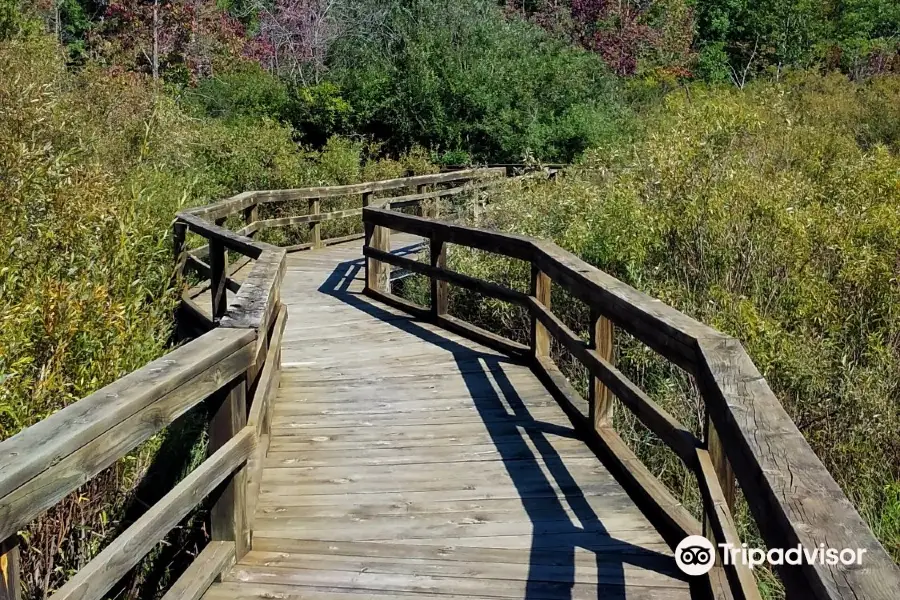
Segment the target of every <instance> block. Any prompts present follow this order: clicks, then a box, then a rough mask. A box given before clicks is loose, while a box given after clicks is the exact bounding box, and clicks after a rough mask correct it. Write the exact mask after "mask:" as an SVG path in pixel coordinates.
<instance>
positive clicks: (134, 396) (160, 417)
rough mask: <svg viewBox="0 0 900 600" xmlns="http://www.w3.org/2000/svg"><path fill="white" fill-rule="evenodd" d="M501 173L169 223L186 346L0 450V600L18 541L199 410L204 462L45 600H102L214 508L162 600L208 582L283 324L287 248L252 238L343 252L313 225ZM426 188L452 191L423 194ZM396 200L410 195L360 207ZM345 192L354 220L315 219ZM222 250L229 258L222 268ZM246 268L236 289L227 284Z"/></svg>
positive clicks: (242, 499)
mask: <svg viewBox="0 0 900 600" xmlns="http://www.w3.org/2000/svg"><path fill="white" fill-rule="evenodd" d="M504 172H505V171H504V170H503V169H466V170H461V171H455V172H450V173H441V174H437V175H426V176H419V177H406V178H401V179H393V180H386V181H377V182H371V183H364V184H358V185H351V186H332V187H325V188H307V189H299V190H279V191H261V192H247V193H243V194H239V195H237V196H234V197H232V198H228V199H226V200H223V201H221V202H217V203H215V204H211V205H208V206H204V207H200V208H197V209H193V210H188V211H184V212H181V213H179V214H178V215H177V218H176V220H175V222H174V224H173V240H174V256H175V274H176V276H177V279H178V280H179V281H181V280H182V276H183V275H185V274H186V273H187V272H188V271H193V272H196V273H197V274H199V275H200V277H201V278H204V279H205V280H206V283H204V284H201V285H199V286H195V287H194V288H191V289H188V290H185V291H184V293H183V296H182V302H181V305H180V307H179V311H178V315H177V322H178V323H177V324H178V328H179V332H180V337H181V338H182V339H191V340H192V341H189V342H188V343H186V344H184V345H183V346H181V347H179V348H177V349H175V350H173V351H171V352H170V353H168V354H166V355H165V356H163V357H162V358H160V359H157V360H155V361H153V362H151V363H149V364H148V365H146V366H144V367H143V368H141V369H138V370H137V371H134V372H132V373H129V374H128V375H126V376H125V377H123V378H121V379H119V380H117V381H115V382H113V383H112V384H110V385H108V386H106V387H104V388H103V389H101V390H98V391H97V392H95V393H93V394H91V395H90V396H88V397H86V398H83V399H81V400H79V401H77V402H75V403H74V404H71V405H70V406H67V407H66V408H64V409H62V410H60V411H58V412H57V413H55V414H53V415H52V416H50V417H48V418H47V419H44V420H43V421H41V422H39V423H37V424H35V425H33V426H31V427H29V428H27V429H25V430H23V431H21V432H20V433H18V434H17V435H15V436H13V437H11V438H9V439H7V440H4V441H2V442H0V600H6V599H15V598H18V597H19V594H20V587H21V586H20V583H19V568H20V565H19V550H18V538H17V532H18V531H19V530H21V529H22V528H24V527H25V526H26V525H28V524H29V523H30V522H32V521H33V520H34V519H36V518H38V517H40V515H41V514H42V513H44V512H45V511H46V510H47V509H49V508H50V507H52V506H54V505H55V504H56V503H58V502H59V501H60V500H62V499H63V498H64V497H66V496H67V495H68V494H71V493H72V492H74V491H76V490H77V489H78V488H79V487H81V486H82V485H83V484H85V483H86V482H88V481H89V480H90V479H91V478H93V477H94V476H96V475H97V474H98V473H100V472H101V471H102V470H104V469H106V468H108V467H110V466H111V465H113V464H114V463H115V462H116V461H117V460H120V459H121V458H123V457H125V456H126V455H127V454H128V453H129V452H131V451H132V450H134V449H135V448H136V447H137V446H138V445H140V444H141V443H143V442H145V441H147V440H148V439H149V438H150V437H151V436H153V435H155V434H157V433H158V432H160V431H161V430H163V429H164V428H165V427H167V426H168V425H170V424H171V423H172V422H173V421H175V419H177V418H178V417H179V416H181V415H183V414H185V413H187V412H188V411H190V410H191V409H194V408H197V407H198V406H200V405H205V406H206V408H207V411H208V415H209V444H208V456H207V458H206V460H205V461H204V462H203V463H202V464H201V465H199V466H198V467H197V468H196V469H194V470H193V471H192V472H191V473H190V474H189V475H188V476H187V477H186V478H185V479H184V480H183V481H181V482H180V483H178V484H177V485H176V486H175V487H174V488H173V489H172V490H171V491H170V492H169V493H168V494H166V495H165V496H164V497H163V498H162V499H161V500H160V501H159V502H158V503H157V504H156V505H154V506H153V507H151V508H150V509H149V510H148V511H147V512H146V513H145V514H144V515H143V516H142V517H140V518H139V519H138V520H137V521H135V522H134V523H133V524H131V525H130V526H129V527H128V528H127V529H125V530H124V531H123V532H122V533H121V534H120V535H119V536H118V537H117V538H116V539H115V540H113V541H112V542H111V543H110V545H109V546H108V547H107V548H105V549H104V550H103V551H102V552H100V554H98V555H97V556H96V557H95V558H94V559H93V560H91V561H90V562H89V563H88V564H87V565H85V566H84V567H83V568H82V569H81V570H79V571H78V572H77V573H76V574H75V575H74V576H73V577H72V578H71V579H70V580H69V581H68V582H67V583H66V584H65V585H64V586H63V587H62V588H60V589H59V590H57V591H56V592H55V593H54V594H53V595H52V596H51V598H52V599H53V600H64V599H68V598H78V599H89V600H90V599H99V598H102V597H104V595H105V594H106V593H107V592H108V591H109V590H110V589H111V588H112V587H113V586H114V585H115V584H116V582H118V581H119V579H121V578H122V576H124V575H125V574H126V573H127V572H128V571H129V570H130V569H132V568H133V567H134V566H135V565H136V564H137V563H138V562H139V561H140V560H141V559H142V558H143V557H144V556H145V555H146V554H147V553H148V552H149V551H150V550H151V549H152V548H153V547H154V546H155V545H156V544H158V543H159V542H160V541H161V540H163V539H164V538H165V536H166V535H167V534H168V532H169V531H170V530H171V529H172V528H173V527H174V526H175V525H177V524H178V522H179V521H181V519H183V518H184V517H185V516H186V515H187V514H188V513H189V512H190V511H191V510H193V509H194V508H196V507H197V506H198V505H199V504H200V503H201V502H202V501H203V500H204V498H206V497H207V496H214V497H215V501H214V503H213V506H212V509H211V517H210V524H211V527H210V532H211V538H212V542H211V543H210V544H209V545H208V546H207V548H206V549H205V550H204V551H203V552H202V553H201V554H200V555H199V556H198V557H197V558H196V559H195V561H194V563H193V564H192V565H191V566H190V567H189V569H188V570H187V571H186V572H185V573H184V575H183V576H182V578H180V579H179V580H178V581H177V582H176V583H175V584H174V585H173V586H172V588H171V589H170V590H169V592H168V593H167V594H166V595H165V597H164V600H176V599H182V600H186V599H197V598H200V596H201V595H202V594H203V593H204V592H205V591H206V589H207V588H208V587H209V585H210V584H211V583H212V581H213V579H214V578H215V577H216V576H217V575H218V574H219V573H221V572H222V571H223V570H224V569H226V568H227V567H228V566H229V565H230V564H232V563H233V562H235V561H236V560H239V559H240V558H241V557H242V556H243V554H244V553H245V552H247V550H248V548H249V543H250V539H249V535H250V525H251V523H250V519H251V518H252V515H253V514H254V506H255V502H256V495H257V494H258V489H259V478H260V475H261V468H262V457H263V456H264V455H265V451H266V448H267V446H268V432H269V424H270V414H269V413H270V411H269V406H270V404H271V402H272V398H273V397H274V394H275V391H276V390H277V388H278V382H279V377H280V364H281V336H282V333H283V331H284V326H285V322H286V319H287V310H286V308H285V307H284V306H283V305H281V302H280V287H281V282H282V279H283V278H284V271H285V255H286V252H288V251H292V250H299V249H301V247H294V248H279V247H276V246H272V245H270V244H266V243H263V242H260V241H257V240H255V239H253V238H254V236H255V234H256V233H257V232H258V231H260V230H262V229H265V228H267V227H279V226H283V225H287V224H292V223H294V222H304V223H309V224H310V226H311V227H312V228H314V235H313V238H314V242H313V243H312V244H310V245H308V246H307V247H313V246H317V245H323V244H328V243H335V242H340V241H345V239H346V238H345V239H337V240H322V239H321V238H320V236H319V233H318V227H319V225H320V224H321V223H322V222H323V221H326V220H330V219H336V218H344V217H348V216H352V215H354V214H355V215H359V214H361V213H362V206H363V205H368V204H371V205H378V206H381V205H387V203H388V202H393V203H394V204H395V206H398V205H399V206H409V205H416V204H419V203H421V202H422V201H423V200H429V199H437V198H441V197H445V196H449V195H453V194H458V193H460V192H462V191H466V190H469V189H471V188H472V187H481V186H486V185H489V183H488V182H491V183H493V182H496V181H497V178H498V176H500V175H502V174H503V173H504ZM440 185H450V186H452V187H450V188H445V189H433V190H428V189H426V186H440ZM404 188H413V189H415V190H416V192H415V193H414V194H407V195H404V196H399V197H398V196H393V197H380V198H374V197H373V195H374V194H377V193H381V192H393V191H395V190H402V189H404ZM354 194H358V195H360V196H361V199H362V201H361V206H360V207H359V208H358V209H352V210H344V211H340V212H339V213H322V212H320V211H319V205H318V202H319V199H321V198H332V197H339V196H347V195H354ZM301 199H305V200H308V201H309V208H310V212H309V214H308V215H304V216H300V217H292V218H290V219H288V220H283V219H267V220H260V219H259V212H258V207H259V205H260V204H266V203H274V202H288V201H293V200H301ZM232 215H240V216H241V217H242V219H243V221H244V227H243V228H242V229H240V230H239V231H231V230H229V229H227V228H226V227H225V223H226V220H227V219H228V217H229V216H232ZM291 219H297V220H296V221H292V220H291ZM188 232H191V233H194V234H197V235H199V236H202V237H203V238H205V240H206V242H207V243H206V245H205V246H203V247H201V248H198V249H194V250H188V249H187V247H186V237H187V234H188ZM354 237H362V234H361V233H360V234H359V235H356V236H354ZM229 252H230V253H232V254H236V255H237V256H238V257H239V258H238V260H237V261H235V263H234V264H231V265H229V264H228V254H229ZM249 263H252V265H251V266H250V269H249V272H248V273H247V275H246V276H245V277H243V278H242V281H240V282H238V281H236V280H234V279H232V275H233V274H234V273H235V272H236V271H237V270H239V269H241V268H242V267H244V266H246V265H248V264H249ZM206 290H209V292H210V297H211V306H210V307H209V309H208V310H204V309H203V308H201V307H200V306H198V305H197V304H196V302H195V298H196V297H197V295H198V294H199V292H202V291H206ZM228 294H233V297H232V298H229V297H228ZM248 405H249V407H248Z"/></svg>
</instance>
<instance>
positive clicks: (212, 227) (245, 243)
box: [177, 212, 270, 258]
mask: <svg viewBox="0 0 900 600" xmlns="http://www.w3.org/2000/svg"><path fill="white" fill-rule="evenodd" d="M177 218H178V220H179V221H181V222H182V223H184V224H186V225H187V226H188V228H189V229H190V230H191V231H192V232H194V233H196V234H198V235H202V236H203V237H205V238H206V239H208V240H209V241H210V242H212V241H213V240H216V241H217V242H219V243H221V244H222V245H223V246H225V247H226V248H228V249H229V250H234V251H235V252H238V253H239V254H243V255H244V256H249V257H250V258H259V255H260V254H262V253H263V251H264V250H266V249H267V248H269V247H270V246H269V245H268V244H263V243H261V242H254V241H253V240H252V239H250V238H248V237H246V236H243V235H239V234H237V233H235V232H233V231H230V230H228V229H225V228H224V227H222V226H220V225H216V224H214V223H211V222H209V221H207V220H206V219H205V218H203V217H199V216H196V215H193V214H190V213H186V212H181V213H178V216H177Z"/></svg>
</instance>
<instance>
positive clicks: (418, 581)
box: [197, 235, 689, 600]
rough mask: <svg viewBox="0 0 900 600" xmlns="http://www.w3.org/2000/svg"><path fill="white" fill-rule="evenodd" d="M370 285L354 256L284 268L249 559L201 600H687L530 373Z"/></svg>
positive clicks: (349, 247)
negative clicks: (280, 329)
mask: <svg viewBox="0 0 900 600" xmlns="http://www.w3.org/2000/svg"><path fill="white" fill-rule="evenodd" d="M419 241H421V238H415V237H414V236H408V235H395V236H394V237H393V239H392V245H393V247H394V249H395V251H396V250H398V249H401V248H409V247H411V246H413V245H414V244H415V243H417V242H419ZM426 258H427V256H426ZM250 266H251V265H248V267H246V268H245V269H244V271H245V270H246V269H249V268H250ZM243 275H244V272H243V271H242V272H238V273H236V274H235V279H236V280H238V281H240V279H241V277H242V276H243ZM364 276H365V274H364V269H363V259H362V252H361V242H359V241H357V242H350V243H347V244H340V245H335V246H331V247H327V248H324V249H318V250H314V251H309V252H300V253H293V254H290V255H289V256H288V263H287V270H286V275H285V279H284V282H283V284H282V288H281V300H282V302H283V303H284V304H286V305H287V308H288V312H289V314H290V319H289V320H288V323H287V327H286V330H285V332H284V336H283V340H282V374H281V387H280V389H279V390H278V393H277V396H276V398H275V401H274V404H273V407H272V420H271V431H270V432H269V444H268V452H267V455H266V457H265V459H264V462H263V467H262V473H261V478H260V482H259V497H258V500H257V502H256V505H255V515H254V517H253V536H252V550H251V552H250V553H249V554H247V555H246V556H244V557H243V558H242V559H241V560H240V561H239V562H238V563H237V564H236V565H235V566H234V567H233V568H232V569H231V570H230V571H228V572H226V573H225V575H224V577H223V581H222V582H220V583H216V584H214V585H213V586H212V587H211V588H210V589H209V591H208V592H207V593H206V595H205V598H206V599H207V600H225V599H233V598H248V599H249V598H281V599H284V600H291V599H297V600H299V599H304V600H306V599H321V600H345V599H353V600H358V599H361V598H374V599H376V600H379V599H383V598H396V597H399V598H441V599H442V600H453V599H457V598H598V597H602V598H616V599H621V600H625V599H639V600H657V599H666V600H668V599H672V600H678V599H680V598H688V597H689V589H688V584H687V582H686V581H685V580H684V576H682V575H680V574H679V573H678V571H677V569H676V567H675V564H674V560H673V558H672V556H671V551H670V550H669V548H668V546H667V545H666V544H665V543H664V542H663V540H662V538H661V537H660V535H659V533H657V532H656V530H655V529H654V527H653V526H652V525H651V524H650V523H649V521H648V520H647V519H646V517H645V516H644V515H643V514H642V513H641V512H640V510H638V508H637V507H636V506H635V505H634V504H633V503H632V501H631V500H630V499H629V497H628V495H627V494H626V493H625V492H624V490H623V489H622V488H621V486H620V485H619V484H618V483H617V482H616V481H615V479H614V478H613V477H612V476H611V475H610V474H609V473H608V472H607V471H606V469H605V468H604V467H603V466H602V464H601V463H600V462H599V461H598V460H597V458H596V457H595V456H594V455H593V453H592V452H591V451H590V449H589V448H588V447H587V445H586V444H585V443H584V442H583V441H582V440H581V439H579V437H578V435H576V433H575V431H574V430H573V429H572V426H571V424H570V422H569V421H568V419H567V418H566V416H565V414H564V413H563V412H562V410H561V409H560V408H559V406H558V404H557V403H556V402H555V401H554V400H553V398H552V397H551V396H550V394H549V393H548V392H547V390H546V389H545V388H544V386H543V385H542V384H541V383H540V382H539V381H538V379H537V378H536V377H535V375H534V374H533V373H532V372H531V370H530V369H529V368H528V367H527V366H525V365H522V364H518V363H517V362H515V361H514V360H512V359H510V358H508V357H506V356H503V355H500V354H498V353H496V352H494V351H492V350H490V349H488V348H486V347H484V346H481V345H479V344H478V343H476V342H473V341H471V340H468V339H466V338H464V337H462V336H459V335H456V334H453V333H450V332H448V331H446V330H444V329H440V328H438V327H436V326H434V325H431V324H428V323H424V322H421V321H418V320H416V319H414V318H412V317H410V316H409V315H407V314H406V313H402V312H401V311H398V310H396V309H395V308H391V307H388V306H386V305H384V304H381V303H379V302H377V301H375V300H372V299H370V298H368V297H366V296H363V295H362V294H361V291H362V285H363V279H364ZM197 302H198V304H200V305H201V306H205V305H206V304H208V302H207V301H206V299H205V298H204V297H201V298H199V299H198V300H197Z"/></svg>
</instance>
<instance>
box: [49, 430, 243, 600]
mask: <svg viewBox="0 0 900 600" xmlns="http://www.w3.org/2000/svg"><path fill="white" fill-rule="evenodd" d="M255 445H256V435H255V433H254V432H253V430H252V429H250V428H249V427H248V428H245V429H243V430H241V431H240V432H239V433H238V434H237V435H235V436H234V437H233V438H231V439H230V440H229V441H228V442H227V443H225V444H224V445H222V446H221V447H220V448H219V449H218V450H217V451H216V452H215V453H213V454H212V455H211V456H210V457H209V458H207V459H206V460H205V461H203V462H202V463H201V464H200V466H199V467H197V468H196V469H194V470H193V471H191V473H189V474H188V475H187V477H185V478H184V479H183V480H181V481H180V482H179V483H178V484H177V485H176V486H175V487H174V488H173V489H172V491H171V492H169V493H168V494H166V495H165V496H163V498H162V499H161V500H160V501H159V502H157V503H156V504H155V505H153V507H151V508H150V509H149V510H148V511H147V512H146V513H144V514H143V515H142V516H141V517H140V518H139V519H138V520H137V521H135V522H134V523H133V524H132V525H131V526H130V527H128V529H126V530H125V531H124V532H122V533H121V534H120V535H119V536H118V537H117V538H116V539H115V540H113V541H112V542H110V544H109V545H108V546H107V547H106V548H104V549H103V551H102V552H100V554H98V555H97V556H96V557H95V558H94V559H93V560H91V561H90V562H89V563H88V564H87V565H85V566H84V567H82V568H81V570H79V571H78V573H76V574H75V575H74V576H73V577H72V578H71V579H69V581H67V582H66V584H65V585H63V586H62V587H61V588H60V589H59V590H58V591H57V592H56V593H55V594H53V595H52V596H50V598H51V600H74V599H76V598H77V599H79V600H96V599H99V598H102V597H103V595H104V594H106V592H108V591H109V590H110V588H112V586H113V585H115V583H116V582H117V581H118V580H119V579H121V578H122V576H124V575H125V574H126V573H127V572H128V571H129V570H130V569H131V568H132V567H134V565H136V564H137V563H138V562H139V561H140V560H141V559H142V558H143V557H144V556H145V555H146V554H147V552H149V551H150V550H151V549H152V548H153V547H154V546H155V545H156V544H158V543H159V542H160V541H161V540H162V539H163V538H164V537H165V536H166V534H167V533H168V532H169V531H170V530H171V529H172V528H173V527H174V526H175V525H177V524H178V522H179V521H181V520H182V519H183V518H184V517H185V516H186V515H187V514H188V513H189V512H190V511H191V510H192V509H193V508H194V507H196V506H197V505H198V504H199V503H200V502H201V501H202V500H203V499H204V498H205V497H206V496H208V495H209V494H210V493H211V492H212V491H213V490H214V489H216V487H217V486H218V485H219V484H221V483H222V482H223V481H225V480H226V479H228V478H229V477H230V476H231V474H232V473H234V472H235V471H236V470H237V469H238V468H239V467H240V466H241V465H242V464H244V463H245V462H246V461H247V458H248V457H249V456H250V455H251V454H252V452H253V449H254V447H255Z"/></svg>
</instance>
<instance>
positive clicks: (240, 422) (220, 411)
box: [207, 374, 250, 560]
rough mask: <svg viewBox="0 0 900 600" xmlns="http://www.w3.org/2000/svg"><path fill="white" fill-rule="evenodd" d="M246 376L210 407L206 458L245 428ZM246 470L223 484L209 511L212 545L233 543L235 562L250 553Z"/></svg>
mask: <svg viewBox="0 0 900 600" xmlns="http://www.w3.org/2000/svg"><path fill="white" fill-rule="evenodd" d="M246 392H247V376H246V374H244V375H242V376H241V377H238V378H237V379H235V380H234V381H232V382H231V383H229V384H228V386H227V387H226V388H225V389H223V390H221V391H220V392H219V394H217V396H219V397H221V402H220V404H219V405H218V406H215V407H213V413H212V417H211V419H210V422H209V445H208V449H207V456H212V454H213V453H214V452H215V451H216V450H218V449H219V448H221V447H222V446H224V445H225V443H227V442H228V441H229V440H230V439H231V438H232V437H234V436H235V435H236V434H237V433H238V432H239V431H240V430H241V429H243V428H244V426H245V425H246V424H247V395H246ZM246 480H247V469H246V466H244V467H241V468H240V469H239V470H237V471H235V473H234V475H233V476H232V477H231V479H229V480H228V481H226V483H225V484H223V486H224V487H223V488H222V491H221V493H220V495H219V497H218V499H217V500H216V502H215V504H214V505H213V507H212V510H211V511H210V525H211V527H210V532H211V537H212V539H213V540H214V541H223V542H224V541H234V550H235V555H236V558H237V560H240V558H241V557H242V556H244V554H246V553H247V551H248V550H249V549H250V528H249V521H248V519H247V481H246Z"/></svg>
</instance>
